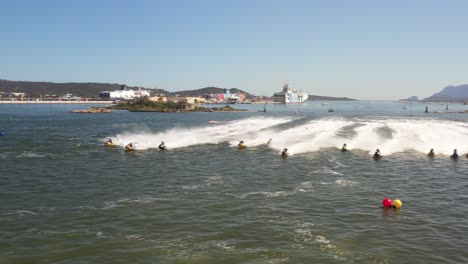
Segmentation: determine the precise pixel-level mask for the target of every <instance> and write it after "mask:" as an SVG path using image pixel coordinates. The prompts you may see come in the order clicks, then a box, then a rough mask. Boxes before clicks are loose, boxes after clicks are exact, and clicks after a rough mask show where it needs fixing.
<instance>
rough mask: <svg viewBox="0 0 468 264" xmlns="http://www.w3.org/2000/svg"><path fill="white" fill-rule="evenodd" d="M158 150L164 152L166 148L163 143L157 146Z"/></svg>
mask: <svg viewBox="0 0 468 264" xmlns="http://www.w3.org/2000/svg"><path fill="white" fill-rule="evenodd" d="M159 149H160V150H165V149H166V146H165V145H164V141H162V142H161V144H159Z"/></svg>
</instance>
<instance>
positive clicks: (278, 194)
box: [239, 191, 296, 199]
mask: <svg viewBox="0 0 468 264" xmlns="http://www.w3.org/2000/svg"><path fill="white" fill-rule="evenodd" d="M295 193H296V192H291V191H289V192H288V191H277V192H249V193H244V194H242V195H241V196H240V197H239V198H241V199H244V198H247V197H249V196H265V197H268V198H274V197H283V196H289V195H293V194H295Z"/></svg>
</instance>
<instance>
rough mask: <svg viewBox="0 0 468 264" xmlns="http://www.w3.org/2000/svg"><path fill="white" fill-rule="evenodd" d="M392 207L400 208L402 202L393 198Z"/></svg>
mask: <svg viewBox="0 0 468 264" xmlns="http://www.w3.org/2000/svg"><path fill="white" fill-rule="evenodd" d="M392 205H393V207H395V208H397V209H400V208H401V206H402V205H403V203H402V202H401V201H400V200H393V204H392Z"/></svg>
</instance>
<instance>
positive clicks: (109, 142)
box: [104, 138, 166, 151]
mask: <svg viewBox="0 0 468 264" xmlns="http://www.w3.org/2000/svg"><path fill="white" fill-rule="evenodd" d="M104 146H106V147H113V146H115V144H114V142H112V139H110V138H109V139H108V140H107V141H106V143H104ZM158 148H159V149H160V150H165V149H166V145H164V141H162V142H161V144H159V146H158ZM124 150H125V151H133V150H135V148H134V147H133V143H128V144H127V145H126V146H125V148H124Z"/></svg>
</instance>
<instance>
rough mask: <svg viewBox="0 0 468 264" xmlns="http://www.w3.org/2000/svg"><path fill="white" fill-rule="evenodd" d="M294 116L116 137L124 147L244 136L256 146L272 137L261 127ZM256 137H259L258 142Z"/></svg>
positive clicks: (197, 142) (184, 144)
mask: <svg viewBox="0 0 468 264" xmlns="http://www.w3.org/2000/svg"><path fill="white" fill-rule="evenodd" d="M292 120H293V118H292V117H281V118H272V117H268V118H266V117H250V118H247V119H241V120H236V121H231V122H227V123H223V124H218V125H216V126H213V125H206V126H205V127H199V128H173V129H170V130H167V131H163V132H159V133H151V132H141V133H132V132H126V133H122V134H118V135H116V136H115V137H112V140H113V141H114V143H115V144H117V145H119V146H122V147H124V146H125V145H126V144H128V143H130V142H132V143H134V147H135V148H136V149H141V150H142V149H152V148H158V146H159V144H160V143H161V141H164V142H165V145H166V147H167V148H168V149H174V148H182V147H187V146H193V145H200V144H218V143H221V142H236V145H237V143H238V142H239V141H240V140H244V142H246V143H247V145H249V146H253V145H255V144H257V143H259V142H260V141H261V142H262V144H265V143H266V142H267V141H268V139H269V138H268V137H266V136H265V138H263V139H261V140H260V138H259V137H258V133H259V131H261V130H263V129H266V128H269V127H273V126H276V125H279V124H283V123H288V122H291V121H292ZM256 141H258V142H257V143H256Z"/></svg>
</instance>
